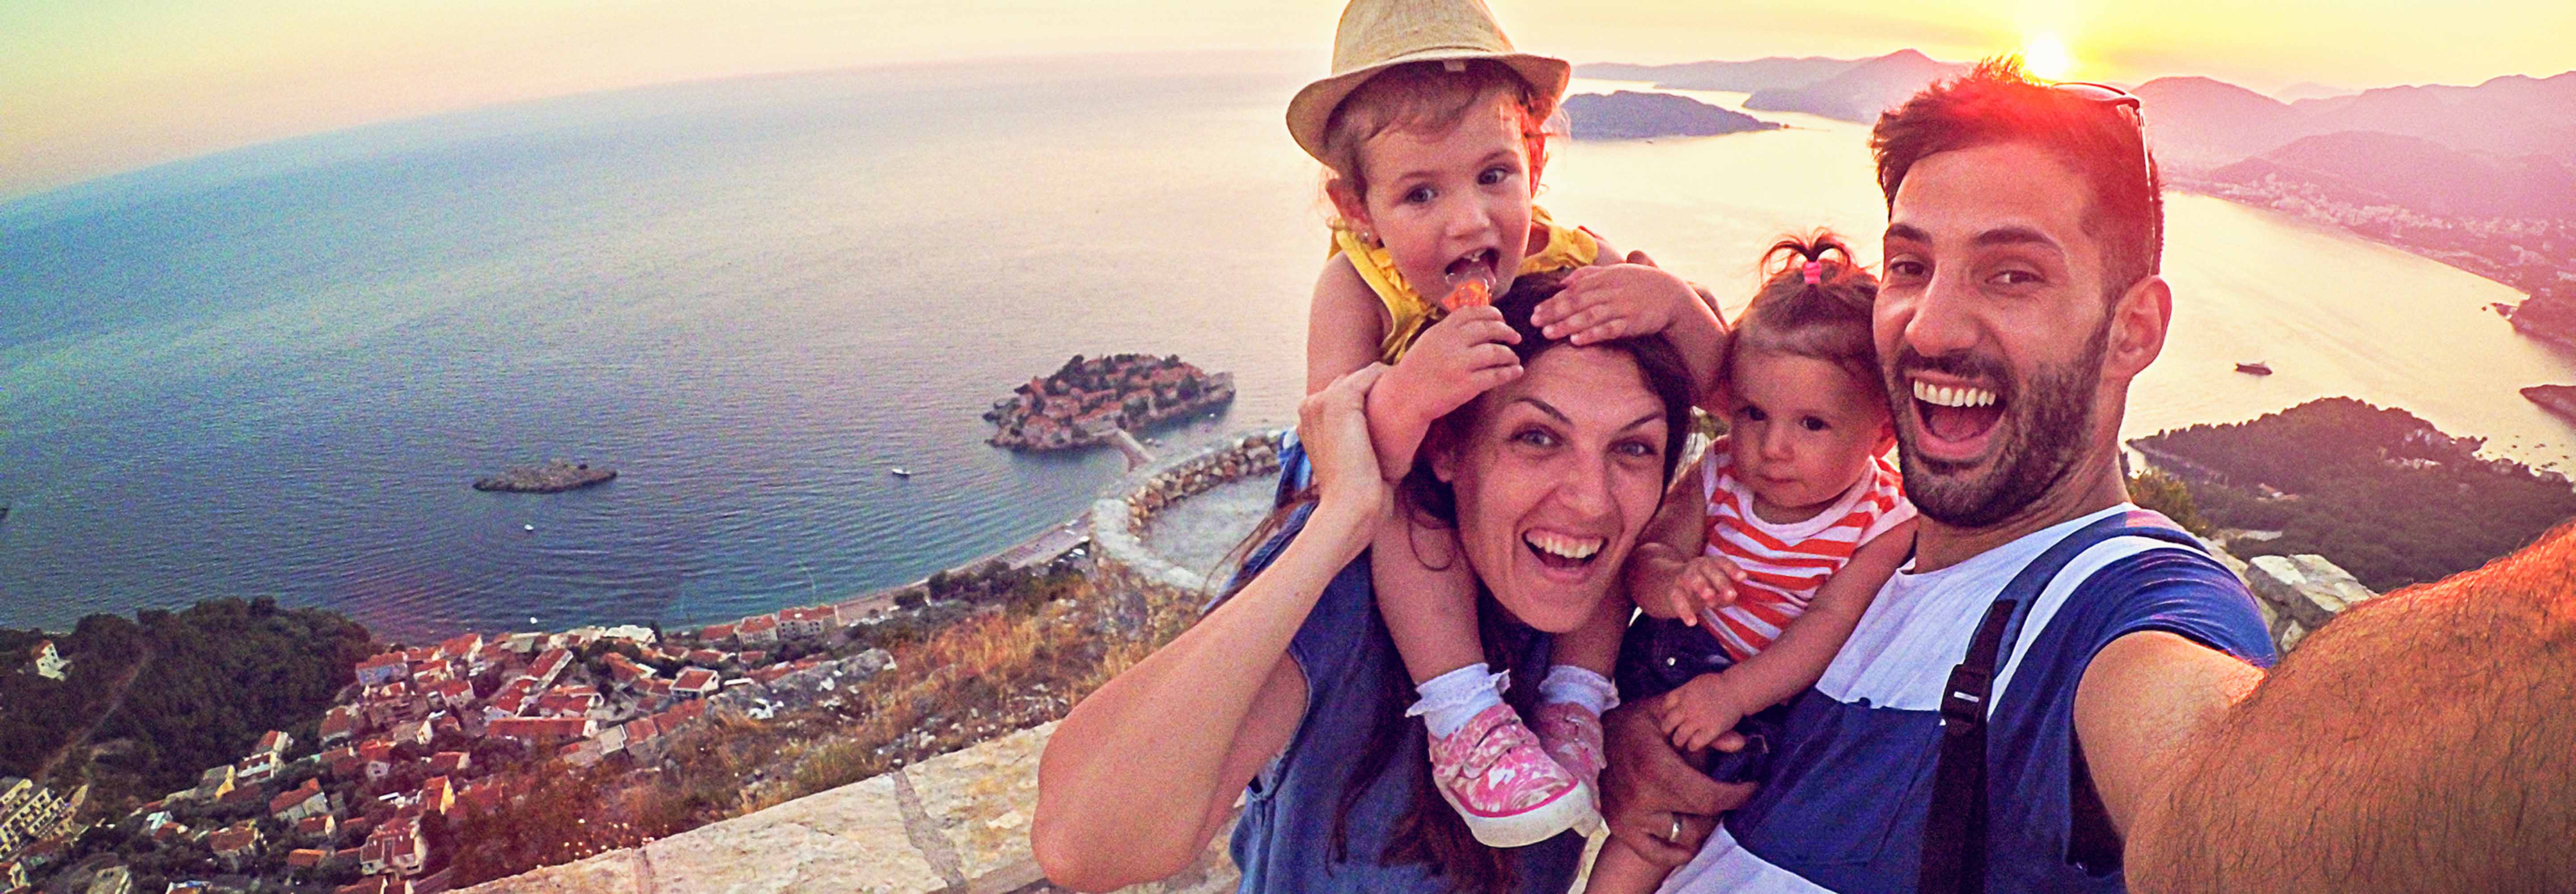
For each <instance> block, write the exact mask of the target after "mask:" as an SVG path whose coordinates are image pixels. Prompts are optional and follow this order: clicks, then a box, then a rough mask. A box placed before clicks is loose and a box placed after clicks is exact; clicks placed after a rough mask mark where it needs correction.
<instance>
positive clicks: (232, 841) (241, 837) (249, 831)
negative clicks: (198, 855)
mask: <svg viewBox="0 0 2576 894" xmlns="http://www.w3.org/2000/svg"><path fill="white" fill-rule="evenodd" d="M258 842H259V829H257V828H256V827H252V826H234V827H232V828H230V829H225V830H222V831H219V832H216V833H214V834H212V835H208V836H206V849H207V850H211V851H214V852H215V853H218V854H222V853H230V852H233V851H240V850H246V849H248V848H249V847H250V846H251V845H253V844H256V843H258Z"/></svg>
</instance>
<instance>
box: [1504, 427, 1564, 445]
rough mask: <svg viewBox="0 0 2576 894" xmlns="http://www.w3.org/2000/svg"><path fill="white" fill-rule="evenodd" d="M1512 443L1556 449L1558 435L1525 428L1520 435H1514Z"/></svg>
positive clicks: (1544, 430)
mask: <svg viewBox="0 0 2576 894" xmlns="http://www.w3.org/2000/svg"><path fill="white" fill-rule="evenodd" d="M1512 441H1513V442H1515V443H1520V444H1527V445H1529V446H1532V447H1554V446H1556V435H1554V434H1551V433H1549V432H1548V431H1547V430H1546V429H1538V428H1525V429H1521V431H1520V433H1519V434H1516V435H1513V436H1512Z"/></svg>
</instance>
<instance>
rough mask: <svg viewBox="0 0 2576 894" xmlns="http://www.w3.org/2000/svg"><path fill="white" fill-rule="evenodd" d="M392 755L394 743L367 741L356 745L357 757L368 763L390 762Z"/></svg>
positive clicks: (379, 740) (377, 740)
mask: <svg viewBox="0 0 2576 894" xmlns="http://www.w3.org/2000/svg"><path fill="white" fill-rule="evenodd" d="M393 754H394V743H392V742H387V741H383V740H381V739H369V740H367V741H364V742H360V743H358V756H359V757H363V758H366V759H367V760H370V761H382V760H392V759H393Z"/></svg>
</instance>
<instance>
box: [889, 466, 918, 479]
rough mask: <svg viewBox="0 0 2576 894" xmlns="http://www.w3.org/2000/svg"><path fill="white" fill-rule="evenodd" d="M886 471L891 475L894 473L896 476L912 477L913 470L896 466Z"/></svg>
mask: <svg viewBox="0 0 2576 894" xmlns="http://www.w3.org/2000/svg"><path fill="white" fill-rule="evenodd" d="M886 473H887V474H889V475H893V476H894V477H897V478H910V477H912V472H911V471H910V470H908V469H905V468H904V467H902V466H896V467H894V468H891V469H887V470H886Z"/></svg>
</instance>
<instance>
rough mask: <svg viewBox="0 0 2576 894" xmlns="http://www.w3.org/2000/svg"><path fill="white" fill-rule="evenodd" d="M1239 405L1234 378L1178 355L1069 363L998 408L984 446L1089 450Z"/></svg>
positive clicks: (989, 415)
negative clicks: (1147, 428) (1121, 437)
mask: <svg viewBox="0 0 2576 894" xmlns="http://www.w3.org/2000/svg"><path fill="white" fill-rule="evenodd" d="M1233 401H1234V374H1233V373H1211V372H1207V371H1205V370H1202V369H1199V368H1198V367H1197V366H1194V365H1192V364H1189V363H1185V362H1182V360H1181V358H1180V356H1179V355H1167V356H1162V357H1156V356H1152V355H1149V354H1113V355H1110V356H1107V357H1092V358H1086V357H1084V356H1082V355H1080V354H1075V355H1073V358H1072V359H1070V360H1066V361H1065V362H1064V366H1062V367H1060V368H1058V369H1057V370H1056V371H1055V372H1054V373H1052V374H1049V375H1046V376H1041V377H1037V378H1032V379H1030V380H1028V382H1026V383H1024V384H1022V385H1020V386H1019V387H1017V388H1013V389H1011V393H1010V395H1008V396H1006V397H1003V398H1002V399H1000V400H997V401H994V402H993V408H992V409H989V410H986V411H984V419H985V420H986V421H988V422H991V423H993V425H994V427H995V431H994V433H993V436H992V437H990V438H987V439H985V441H984V443H987V444H990V445H992V446H995V447H1007V448H1010V449H1013V450H1032V451H1045V450H1066V449H1071V448H1075V447H1088V446H1091V445H1093V444H1099V443H1103V442H1106V441H1108V440H1110V439H1111V438H1114V437H1116V436H1117V434H1118V432H1120V431H1133V430H1136V429H1139V428H1143V427H1145V426H1149V425H1154V424H1156V423H1160V422H1164V421H1168V420H1172V419H1178V418H1182V417H1185V416H1188V415H1190V414H1192V413H1198V412H1201V411H1205V410H1210V409H1214V408H1217V407H1221V406H1225V405H1226V404H1228V403H1232V402H1233Z"/></svg>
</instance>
